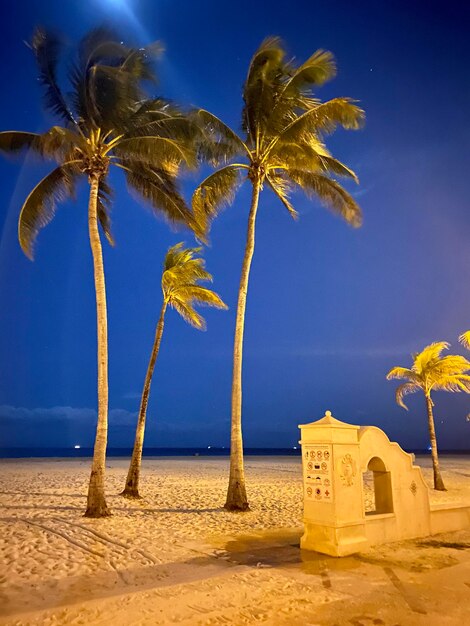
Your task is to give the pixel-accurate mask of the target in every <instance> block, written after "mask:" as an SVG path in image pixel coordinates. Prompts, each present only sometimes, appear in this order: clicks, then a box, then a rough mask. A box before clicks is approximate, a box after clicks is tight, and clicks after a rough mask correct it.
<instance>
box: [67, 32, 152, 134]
mask: <svg viewBox="0 0 470 626" xmlns="http://www.w3.org/2000/svg"><path fill="white" fill-rule="evenodd" d="M160 49H161V47H160V46H159V45H158V44H152V45H150V46H147V47H146V48H132V47H129V46H127V45H125V44H124V43H123V42H122V41H121V38H120V37H119V35H118V33H117V32H116V31H114V30H113V29H110V28H108V27H99V28H96V29H94V30H92V31H90V32H89V33H88V34H87V35H86V36H85V37H84V38H83V39H82V41H81V42H80V46H79V55H78V60H77V61H76V63H75V64H74V65H73V66H72V69H71V72H70V82H71V84H72V87H73V94H72V97H73V105H74V109H75V111H76V113H77V115H78V116H79V118H80V120H81V122H82V124H84V125H85V126H86V127H87V128H92V127H94V126H95V127H100V128H102V129H104V130H112V129H113V128H120V125H121V124H122V123H123V122H124V120H126V119H127V118H129V117H131V116H132V114H133V113H134V112H135V109H136V105H138V103H139V102H140V101H142V100H145V91H144V88H143V84H142V83H143V81H152V82H155V72H154V69H153V59H154V57H155V56H156V55H157V54H158V53H159V51H160Z"/></svg>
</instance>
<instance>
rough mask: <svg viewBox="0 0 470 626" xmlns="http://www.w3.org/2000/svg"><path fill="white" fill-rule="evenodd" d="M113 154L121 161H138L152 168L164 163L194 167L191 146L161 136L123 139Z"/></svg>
mask: <svg viewBox="0 0 470 626" xmlns="http://www.w3.org/2000/svg"><path fill="white" fill-rule="evenodd" d="M113 152H114V154H116V155H117V156H119V157H121V158H123V159H129V158H130V159H138V160H141V161H142V162H143V163H146V164H147V165H150V166H153V167H162V166H164V165H165V164H166V163H170V164H171V163H172V164H176V165H178V164H180V163H184V164H185V165H187V166H188V167H194V166H195V165H196V154H195V152H194V149H193V148H192V146H191V145H188V144H185V143H183V142H180V141H177V140H175V139H172V138H171V137H162V136H151V135H149V136H142V137H141V136H134V137H128V138H126V137H123V138H122V139H120V140H119V141H118V142H117V143H116V144H115V145H114V147H113Z"/></svg>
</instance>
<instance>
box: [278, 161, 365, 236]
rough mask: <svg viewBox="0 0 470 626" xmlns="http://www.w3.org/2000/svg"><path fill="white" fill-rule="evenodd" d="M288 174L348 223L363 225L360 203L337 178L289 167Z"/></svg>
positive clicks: (356, 225) (306, 191)
mask: <svg viewBox="0 0 470 626" xmlns="http://www.w3.org/2000/svg"><path fill="white" fill-rule="evenodd" d="M288 174H289V176H290V178H291V179H292V180H293V181H294V182H295V183H296V184H297V185H299V187H300V188H301V189H302V190H303V191H304V192H305V193H306V194H307V195H309V196H316V197H318V198H319V200H320V201H321V202H322V203H323V204H325V205H326V206H327V207H328V208H329V209H331V210H332V211H333V212H334V213H336V214H338V215H339V216H340V217H342V218H343V219H344V220H345V221H346V222H347V223H348V224H350V225H351V226H354V227H356V228H357V227H358V226H360V225H361V223H362V212H361V209H360V207H359V205H358V204H357V203H356V201H355V200H354V198H353V197H352V196H351V195H350V194H349V193H348V192H347V191H346V190H345V189H343V187H341V185H340V184H338V183H337V182H336V181H335V180H333V179H331V178H328V177H327V176H323V175H320V174H315V173H312V172H307V171H305V170H297V169H294V168H289V169H288Z"/></svg>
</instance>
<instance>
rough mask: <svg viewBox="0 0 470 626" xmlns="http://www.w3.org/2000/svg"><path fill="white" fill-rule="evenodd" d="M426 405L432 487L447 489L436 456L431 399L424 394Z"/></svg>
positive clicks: (439, 489)
mask: <svg viewBox="0 0 470 626" xmlns="http://www.w3.org/2000/svg"><path fill="white" fill-rule="evenodd" d="M426 406H427V409H428V428H429V440H430V442H431V456H432V469H433V472H434V489H437V490H438V491H447V489H446V488H445V486H444V481H443V480H442V476H441V470H440V468H439V458H438V456H437V439H436V431H435V429H434V417H433V414H432V400H431V396H426Z"/></svg>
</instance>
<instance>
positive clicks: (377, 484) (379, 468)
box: [366, 456, 393, 515]
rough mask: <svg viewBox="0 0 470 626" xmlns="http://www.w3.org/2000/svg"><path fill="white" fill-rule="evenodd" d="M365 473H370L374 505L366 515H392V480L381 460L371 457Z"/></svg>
mask: <svg viewBox="0 0 470 626" xmlns="http://www.w3.org/2000/svg"><path fill="white" fill-rule="evenodd" d="M367 471H368V472H372V480H373V487H374V499H373V503H374V504H373V510H369V511H366V515H374V514H375V515H376V514H379V513H393V496H392V479H391V475H390V472H389V471H387V468H386V467H385V464H384V462H383V461H382V459H380V458H379V457H378V456H374V457H372V458H371V459H370V461H369V463H368V464H367Z"/></svg>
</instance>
